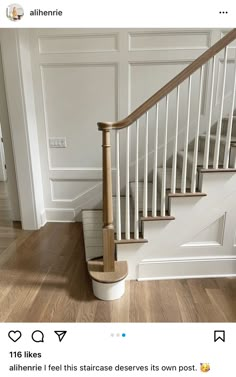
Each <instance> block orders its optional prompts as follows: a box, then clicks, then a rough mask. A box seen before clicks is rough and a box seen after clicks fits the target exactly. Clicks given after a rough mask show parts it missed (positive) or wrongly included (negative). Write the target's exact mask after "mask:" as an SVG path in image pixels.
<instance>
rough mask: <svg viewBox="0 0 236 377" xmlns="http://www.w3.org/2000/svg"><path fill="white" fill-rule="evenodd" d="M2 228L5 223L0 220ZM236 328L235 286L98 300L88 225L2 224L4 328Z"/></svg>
mask: <svg viewBox="0 0 236 377" xmlns="http://www.w3.org/2000/svg"><path fill="white" fill-rule="evenodd" d="M0 224H1V220H0ZM38 321H39V322H76V321H77V322H129V321H130V322H225V321H226V322H235V321H236V279H233V278H227V279H226V278H221V279H188V280H170V281H167V280H165V281H147V282H136V281H131V282H128V281H127V282H126V293H125V295H124V296H123V297H122V298H121V299H120V300H117V301H113V302H103V301H99V300H96V299H95V298H94V296H93V293H92V288H91V283H90V280H89V278H88V273H87V268H86V263H85V260H84V245H83V233H82V225H81V224H80V223H74V224H69V223H64V224H60V223H48V224H47V225H46V226H45V227H44V228H42V229H41V230H39V231H35V232H32V231H23V230H21V229H19V226H17V227H15V228H14V224H12V223H11V222H9V223H8V226H7V224H6V223H5V225H4V221H3V224H1V225H0V322H38Z"/></svg>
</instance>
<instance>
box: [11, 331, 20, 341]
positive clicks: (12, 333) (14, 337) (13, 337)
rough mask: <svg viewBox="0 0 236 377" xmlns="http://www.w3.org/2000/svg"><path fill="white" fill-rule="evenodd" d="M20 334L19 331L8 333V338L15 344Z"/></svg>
mask: <svg viewBox="0 0 236 377" xmlns="http://www.w3.org/2000/svg"><path fill="white" fill-rule="evenodd" d="M21 335H22V334H21V332H20V331H19V330H16V331H13V330H12V331H9V333H8V336H9V338H10V339H11V340H12V341H13V342H17V340H19V339H20V338H21Z"/></svg>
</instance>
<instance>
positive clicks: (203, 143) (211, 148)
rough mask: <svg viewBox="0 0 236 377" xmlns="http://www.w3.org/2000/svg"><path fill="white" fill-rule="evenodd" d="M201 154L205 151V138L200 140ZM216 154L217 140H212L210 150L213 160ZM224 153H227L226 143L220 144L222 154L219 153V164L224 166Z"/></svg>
mask: <svg viewBox="0 0 236 377" xmlns="http://www.w3.org/2000/svg"><path fill="white" fill-rule="evenodd" d="M198 150H199V152H202V153H204V150H205V137H200V138H199V149H198ZM214 153H215V140H210V148H209V156H210V158H211V159H212V160H213V158H214ZM224 153H225V143H224V142H222V141H221V142H220V153H219V163H220V165H222V164H223V161H224Z"/></svg>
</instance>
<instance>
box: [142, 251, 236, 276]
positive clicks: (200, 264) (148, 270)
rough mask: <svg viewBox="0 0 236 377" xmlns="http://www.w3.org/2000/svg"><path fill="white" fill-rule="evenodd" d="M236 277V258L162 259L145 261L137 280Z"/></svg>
mask: <svg viewBox="0 0 236 377" xmlns="http://www.w3.org/2000/svg"><path fill="white" fill-rule="evenodd" d="M227 276H228V277H230V276H231V277H233V276H236V257H232V256H229V257H213V258H195V259H194V258H189V259H187V258H186V259H184V258H181V259H176V260H175V259H160V260H152V261H143V262H141V263H139V265H138V268H137V280H140V281H141V280H166V279H192V278H209V277H227Z"/></svg>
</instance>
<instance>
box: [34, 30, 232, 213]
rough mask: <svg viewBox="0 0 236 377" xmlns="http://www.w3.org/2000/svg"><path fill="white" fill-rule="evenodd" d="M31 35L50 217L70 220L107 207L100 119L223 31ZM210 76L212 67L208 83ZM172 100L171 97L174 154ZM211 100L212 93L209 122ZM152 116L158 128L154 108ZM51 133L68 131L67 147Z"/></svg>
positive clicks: (139, 97)
mask: <svg viewBox="0 0 236 377" xmlns="http://www.w3.org/2000/svg"><path fill="white" fill-rule="evenodd" d="M29 34H30V52H31V59H32V75H33V82H34V96H35V105H36V115H37V127H38V130H37V131H38V137H39V149H40V163H41V168H42V180H43V192H44V206H45V218H46V219H47V220H54V221H55V220H58V221H71V220H74V219H78V218H80V212H81V209H89V208H95V207H97V208H101V175H102V171H101V133H100V132H98V131H97V126H96V123H97V121H114V120H118V119H121V118H123V117H125V116H126V115H127V114H128V113H129V112H130V111H132V110H134V109H135V107H137V106H138V105H140V104H141V103H142V102H143V101H144V100H145V99H147V98H148V97H149V96H150V95H152V94H153V93H154V92H155V91H157V90H158V89H159V88H161V87H162V86H163V85H164V84H165V83H166V82H167V81H169V80H170V79H171V78H173V77H174V76H175V75H176V74H177V73H178V72H180V71H181V70H182V69H183V68H185V67H186V66H187V65H188V64H190V63H191V62H192V61H193V60H194V59H196V58H197V57H198V56H199V55H200V54H201V53H203V52H204V51H205V50H206V49H208V48H209V47H210V46H211V45H212V44H213V43H215V42H216V41H217V40H218V39H219V38H220V37H222V32H221V31H220V30H205V29H194V30H193V29H183V30H182V29H175V30H174V29H155V30H149V29H145V30H136V29H132V30H128V29H104V30H103V29H65V30H63V29H58V30H56V29H50V30H47V29H35V30H30V31H29ZM221 58H222V54H221V55H220V56H219V59H218V60H217V67H216V69H217V76H216V77H217V80H216V86H217V88H218V89H217V91H216V93H217V94H216V97H215V99H214V104H215V108H216V110H217V105H219V98H220V84H221V77H222V75H221V73H222V60H220V59H221ZM229 63H230V65H229V67H230V68H229V71H228V76H227V90H226V92H227V93H228V92H229V84H230V72H231V68H232V67H233V64H232V63H233V60H232V56H231V55H229ZM197 78H198V73H197V74H196V75H195V76H194V77H193V88H194V91H195V93H196V95H195V96H193V101H192V118H191V119H193V118H194V113H196V104H197V99H198V92H197V88H198V80H197ZM208 81H209V67H206V70H205V76H204V87H205V88H206V89H207V88H208ZM186 90H187V86H186V85H183V87H182V88H181V93H182V108H181V109H182V110H181V117H182V118H181V127H180V131H181V129H182V127H183V125H184V121H185V118H186V112H185V110H186V105H185V104H186V95H187V91H186ZM228 94H229V93H228ZM174 99H175V98H174V95H173V98H172V102H171V103H172V104H171V111H170V113H171V116H170V125H169V143H170V144H169V154H171V139H172V136H171V134H172V127H173V121H174V116H172V114H173V113H174V103H175V101H174ZM207 101H208V97H207V91H206V93H205V95H204V96H203V103H202V116H203V123H204V121H205V119H206V115H207V114H206V112H205V110H206V107H207ZM163 111H164V107H163V109H162V110H161V113H162V112H163ZM161 117H163V115H161ZM150 121H151V127H150V128H152V124H153V121H154V114H153V113H152V112H151V113H150ZM193 130H194V127H193ZM49 137H66V140H67V148H63V149H55V148H54V149H52V148H49V145H48V138H49ZM122 138H123V140H124V139H125V134H124V135H123V136H122ZM141 138H142V135H141ZM161 138H162V132H160V139H161ZM150 139H151V138H150ZM132 154H133V151H132ZM141 156H142V149H141ZM123 157H124V159H125V155H124V154H123ZM113 166H114V165H113ZM131 176H132V173H131Z"/></svg>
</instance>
